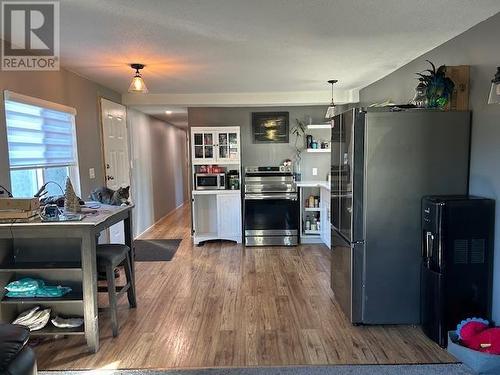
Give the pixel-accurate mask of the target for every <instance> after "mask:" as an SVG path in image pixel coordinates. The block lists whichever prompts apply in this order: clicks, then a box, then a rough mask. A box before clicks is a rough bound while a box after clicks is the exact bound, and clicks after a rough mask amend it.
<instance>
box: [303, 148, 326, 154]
mask: <svg viewBox="0 0 500 375" xmlns="http://www.w3.org/2000/svg"><path fill="white" fill-rule="evenodd" d="M306 152H311V153H331V152H332V150H331V149H330V148H306Z"/></svg>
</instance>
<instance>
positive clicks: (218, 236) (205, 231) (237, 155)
mask: <svg viewBox="0 0 500 375" xmlns="http://www.w3.org/2000/svg"><path fill="white" fill-rule="evenodd" d="M201 165H207V166H210V165H217V166H220V167H226V170H228V171H229V170H237V171H238V174H239V186H240V187H241V184H242V176H241V138H240V127H239V126H213V127H192V128H191V171H192V181H193V184H192V186H193V187H194V186H195V184H194V178H195V173H196V171H197V168H199V167H200V166H201ZM193 189H194V188H193ZM191 201H192V205H191V209H192V218H193V228H192V233H193V242H194V243H195V245H199V244H200V243H202V242H205V241H209V240H229V241H235V242H237V243H241V242H242V215H241V213H242V208H241V206H242V202H241V190H192V192H191Z"/></svg>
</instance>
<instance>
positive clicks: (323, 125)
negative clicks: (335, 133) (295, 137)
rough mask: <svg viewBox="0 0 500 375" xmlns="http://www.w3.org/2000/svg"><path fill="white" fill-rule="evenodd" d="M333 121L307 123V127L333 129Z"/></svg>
mask: <svg viewBox="0 0 500 375" xmlns="http://www.w3.org/2000/svg"><path fill="white" fill-rule="evenodd" d="M331 128H332V125H331V123H327V124H309V125H307V129H331Z"/></svg>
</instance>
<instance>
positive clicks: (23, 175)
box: [4, 91, 80, 197]
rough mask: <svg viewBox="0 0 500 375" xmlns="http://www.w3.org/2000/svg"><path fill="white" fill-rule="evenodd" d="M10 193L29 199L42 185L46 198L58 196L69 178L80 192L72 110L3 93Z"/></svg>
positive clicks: (38, 100)
mask: <svg viewBox="0 0 500 375" xmlns="http://www.w3.org/2000/svg"><path fill="white" fill-rule="evenodd" d="M4 96H5V114H6V122H7V141H8V146H9V164H10V178H11V188H12V194H13V195H14V196H15V197H29V196H33V195H34V194H36V192H37V191H38V189H39V188H40V187H41V186H42V185H43V184H45V183H47V182H49V181H52V182H55V184H48V185H47V187H46V190H47V191H48V195H59V194H62V192H61V189H60V188H59V187H58V186H57V185H60V186H61V188H62V189H63V190H64V185H65V183H66V178H67V177H70V178H71V181H72V183H73V187H74V188H75V191H76V192H77V194H78V193H79V190H80V181H79V176H78V156H77V148H76V131H75V115H76V111H75V110H74V109H72V108H69V107H65V106H61V105H58V104H54V103H50V102H46V101H44V100H40V99H36V98H30V97H27V96H24V95H20V94H16V93H13V92H9V91H6V92H5V95H4Z"/></svg>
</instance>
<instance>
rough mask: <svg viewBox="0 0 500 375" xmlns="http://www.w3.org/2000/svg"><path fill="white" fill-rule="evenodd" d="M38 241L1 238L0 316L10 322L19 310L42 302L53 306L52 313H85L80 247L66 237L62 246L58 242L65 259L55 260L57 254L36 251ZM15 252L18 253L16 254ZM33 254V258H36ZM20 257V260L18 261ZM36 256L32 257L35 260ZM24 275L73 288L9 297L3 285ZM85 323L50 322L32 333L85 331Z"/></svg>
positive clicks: (33, 334)
mask: <svg viewBox="0 0 500 375" xmlns="http://www.w3.org/2000/svg"><path fill="white" fill-rule="evenodd" d="M38 246H40V245H39V244H37V243H36V241H30V242H29V243H26V242H24V241H20V242H19V240H18V242H16V243H14V240H13V239H5V240H3V241H1V242H0V259H2V262H1V263H0V311H1V319H2V320H3V321H6V322H11V321H13V320H14V319H15V318H17V316H19V314H20V313H22V312H24V311H26V310H28V309H30V308H33V307H35V306H40V307H41V308H42V309H43V308H50V309H51V317H53V316H55V315H62V316H81V317H83V310H84V302H83V292H82V277H83V273H82V265H81V262H80V261H76V259H77V257H78V256H79V254H80V249H79V248H78V247H75V245H74V244H72V242H71V241H66V243H65V244H64V245H63V246H62V247H59V246H56V247H57V248H56V249H54V251H55V252H58V251H62V253H63V256H67V258H66V260H64V261H60V262H54V261H53V259H54V258H57V257H56V256H54V254H51V256H50V257H49V256H46V257H43V256H42V255H41V253H40V252H38V251H37V248H38ZM14 254H15V255H14ZM33 257H34V258H33ZM16 259H17V261H16ZM32 259H33V260H32ZM23 277H32V278H37V279H42V280H44V281H45V282H46V283H47V285H63V286H69V287H71V288H72V291H71V292H69V293H68V294H66V295H64V296H62V297H30V298H19V297H7V295H6V290H5V289H4V287H5V286H6V285H7V284H8V283H9V282H11V281H14V280H19V279H21V278H23ZM84 334H85V329H84V326H83V325H82V326H80V327H76V328H57V327H55V326H54V325H52V323H51V322H49V323H47V326H45V327H44V328H42V329H41V330H38V331H33V332H31V333H30V335H31V336H57V335H61V336H65V335H84Z"/></svg>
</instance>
